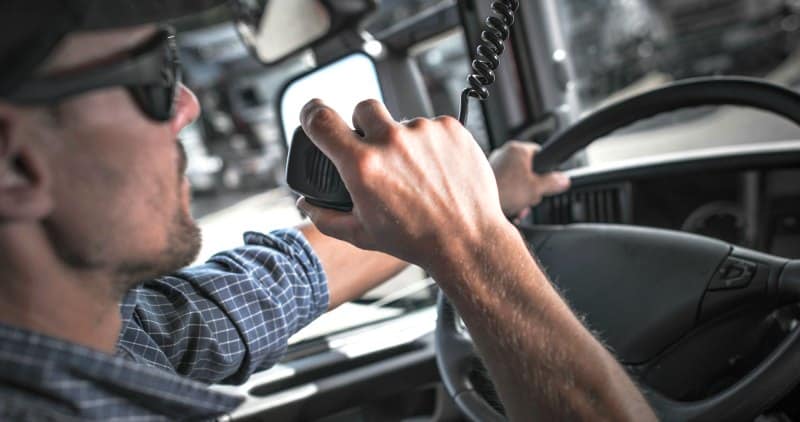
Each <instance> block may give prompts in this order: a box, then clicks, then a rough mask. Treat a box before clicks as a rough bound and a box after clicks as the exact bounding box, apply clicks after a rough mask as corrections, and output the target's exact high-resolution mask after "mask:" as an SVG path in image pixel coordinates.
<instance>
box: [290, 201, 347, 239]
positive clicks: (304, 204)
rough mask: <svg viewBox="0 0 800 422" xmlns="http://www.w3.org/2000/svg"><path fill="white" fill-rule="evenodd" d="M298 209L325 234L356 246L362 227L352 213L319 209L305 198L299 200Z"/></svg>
mask: <svg viewBox="0 0 800 422" xmlns="http://www.w3.org/2000/svg"><path fill="white" fill-rule="evenodd" d="M297 207H298V208H300V210H302V211H303V212H304V213H305V214H306V215H308V218H310V219H311V221H312V222H313V223H314V225H315V226H317V228H318V229H319V231H320V232H322V233H323V234H325V235H327V236H330V237H335V238H337V239H339V240H344V241H345V242H349V243H352V244H354V245H356V239H357V238H358V237H359V233H361V226H360V224H359V223H358V220H357V219H356V218H355V216H354V215H353V214H352V213H349V212H342V211H335V210H330V209H327V208H322V207H317V206H314V205H311V204H309V203H308V201H306V198H304V197H303V198H300V199H298V200H297ZM356 246H358V245H356Z"/></svg>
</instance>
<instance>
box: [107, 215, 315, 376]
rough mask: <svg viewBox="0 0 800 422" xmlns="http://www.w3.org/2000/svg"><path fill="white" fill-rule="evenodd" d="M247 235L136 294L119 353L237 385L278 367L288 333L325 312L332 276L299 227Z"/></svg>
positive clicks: (128, 304) (125, 311)
mask: <svg viewBox="0 0 800 422" xmlns="http://www.w3.org/2000/svg"><path fill="white" fill-rule="evenodd" d="M244 238H245V243H246V245H245V246H242V247H240V248H237V249H234V250H231V251H226V252H222V253H219V254H217V255H215V256H213V257H212V258H211V259H210V260H209V261H208V262H207V263H206V264H204V265H200V266H196V267H191V268H187V269H185V270H183V271H180V272H178V273H176V274H174V275H172V276H169V277H163V278H160V279H157V280H153V281H148V282H146V283H143V284H142V285H140V286H139V287H137V288H136V289H134V290H133V291H131V293H130V294H129V295H128V296H127V297H126V299H125V301H124V303H123V305H122V309H121V312H122V317H123V327H124V328H123V331H122V334H121V337H120V340H119V352H120V354H121V355H122V356H126V357H128V358H131V359H134V360H136V361H137V362H140V363H144V364H147V365H151V366H155V367H160V368H163V369H166V370H168V371H171V372H174V373H177V374H180V375H184V376H187V377H189V378H191V379H194V380H197V381H203V382H208V383H229V384H239V383H242V382H244V381H245V380H246V379H247V377H248V376H249V375H250V374H252V373H253V372H254V371H257V370H260V369H265V368H268V367H270V366H272V365H274V364H275V363H276V362H277V361H278V360H279V359H280V358H281V357H282V356H283V354H284V352H285V351H286V348H287V341H288V339H289V337H290V336H291V335H292V334H294V333H296V332H297V331H299V330H300V329H301V328H303V327H304V326H306V325H307V324H308V323H310V322H311V321H313V320H314V319H315V318H317V317H318V316H319V315H321V314H322V313H323V312H325V311H326V310H327V307H328V287H327V280H326V278H325V274H324V273H323V270H322V265H321V264H320V262H319V260H318V259H317V257H316V256H315V254H314V252H313V251H312V249H311V247H310V245H309V244H308V242H307V241H306V240H305V239H304V238H303V237H302V235H301V234H300V233H299V232H298V231H297V230H281V231H275V232H272V233H271V234H269V235H265V234H259V233H252V232H249V233H246V234H245V236H244Z"/></svg>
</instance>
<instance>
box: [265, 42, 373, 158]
mask: <svg viewBox="0 0 800 422" xmlns="http://www.w3.org/2000/svg"><path fill="white" fill-rule="evenodd" d="M314 98H319V99H321V100H322V101H324V102H325V104H327V105H328V106H330V107H331V108H333V109H334V110H336V112H337V113H339V115H340V116H342V119H344V120H345V121H346V122H348V123H350V124H352V123H351V120H352V116H353V110H355V108H356V105H358V103H360V102H361V101H363V100H367V99H375V100H378V101H380V102H383V101H384V99H383V92H382V91H381V85H380V81H379V80H378V71H377V70H376V68H375V63H374V62H373V61H372V59H371V58H370V57H369V56H367V55H366V54H363V53H355V54H351V55H349V56H346V57H344V58H342V59H339V60H337V61H335V62H333V63H331V64H328V65H326V66H323V67H320V68H318V69H314V70H312V71H311V72H309V73H306V74H305V75H301V76H300V77H298V78H296V79H294V80H293V81H291V82H289V83H288V84H287V85H286V88H284V90H283V93H282V95H281V97H280V118H281V129H282V131H283V135H284V139H286V144H287V146H289V147H291V140H292V136H293V134H294V131H295V129H297V127H298V126H300V111H301V110H302V109H303V106H305V105H306V103H308V102H309V101H311V100H312V99H314Z"/></svg>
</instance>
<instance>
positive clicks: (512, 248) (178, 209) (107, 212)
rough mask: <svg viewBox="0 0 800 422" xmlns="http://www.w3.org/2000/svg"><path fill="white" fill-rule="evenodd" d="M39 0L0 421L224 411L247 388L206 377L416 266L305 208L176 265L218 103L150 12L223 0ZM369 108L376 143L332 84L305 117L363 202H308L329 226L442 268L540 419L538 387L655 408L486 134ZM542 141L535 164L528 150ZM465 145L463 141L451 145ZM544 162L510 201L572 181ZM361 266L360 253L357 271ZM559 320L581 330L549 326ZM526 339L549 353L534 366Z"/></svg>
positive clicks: (31, 42) (20, 76) (7, 281)
mask: <svg viewBox="0 0 800 422" xmlns="http://www.w3.org/2000/svg"><path fill="white" fill-rule="evenodd" d="M28 3H35V2H16V1H11V2H10V4H9V2H5V4H4V5H3V6H0V19H3V20H4V21H6V22H5V23H6V24H7V25H4V26H3V28H4V31H5V32H7V34H4V35H5V37H4V39H3V41H2V42H3V44H2V45H0V55H1V56H2V63H4V69H3V70H2V71H0V72H2V73H0V250H2V252H3V253H2V256H0V265H2V268H3V272H2V275H0V283H2V286H3V289H4V294H3V296H2V297H0V321H2V323H0V419H7V420H85V419H100V420H108V419H126V418H130V419H147V420H153V419H158V418H163V419H190V420H196V419H208V418H211V417H214V416H217V415H220V414H223V413H226V412H228V411H230V410H231V409H232V408H233V407H235V406H236V405H237V404H238V402H239V399H237V398H232V397H228V396H225V395H221V394H217V393H214V392H210V391H208V390H207V389H206V388H205V385H204V384H200V383H197V382H195V381H202V382H230V383H237V382H241V381H243V380H244V379H246V378H247V376H248V375H249V374H250V373H252V372H253V371H254V370H257V369H260V368H265V367H268V366H269V365H271V364H272V363H274V362H275V361H276V360H277V359H278V358H279V357H280V356H281V354H282V353H283V351H284V349H285V347H286V340H287V338H288V337H289V336H290V335H291V334H293V333H294V332H296V331H297V330H299V329H300V328H301V327H302V326H304V325H306V324H307V323H308V322H310V321H311V320H313V319H314V318H315V317H316V316H318V315H319V314H320V313H322V312H324V311H325V310H326V309H327V308H329V307H335V306H336V305H337V304H339V303H342V302H345V301H347V300H350V299H353V298H356V297H358V296H360V295H361V293H363V292H364V291H366V290H368V289H369V288H371V287H373V286H375V285H376V284H378V283H380V282H381V281H382V280H384V279H386V278H387V277H388V276H390V275H392V274H394V273H395V272H396V271H398V270H399V269H400V268H402V267H403V266H404V265H405V263H404V262H402V261H399V260H397V259H396V258H392V257H390V256H388V255H383V254H380V253H377V252H369V251H366V250H362V249H357V248H354V247H352V246H349V245H348V244H346V243H343V242H341V241H339V240H335V239H333V238H331V237H327V236H325V235H323V234H322V233H320V232H319V231H317V230H316V229H315V228H314V227H312V226H306V227H302V228H301V229H300V231H297V230H285V231H278V232H275V233H272V234H269V235H263V234H257V233H248V234H247V235H246V236H245V240H246V243H247V244H246V245H245V246H243V247H241V248H238V249H236V250H232V251H227V252H223V253H220V254H218V255H216V256H215V257H213V258H212V259H211V260H210V261H209V262H208V263H207V264H205V265H202V266H200V267H196V268H190V269H184V270H181V271H177V272H175V273H174V274H173V275H171V276H168V277H165V276H163V275H164V274H167V273H170V272H173V271H175V270H176V269H178V268H181V267H182V266H184V265H186V264H187V263H189V262H190V261H191V260H192V258H193V256H194V255H195V254H196V252H197V249H198V246H199V238H198V234H197V228H196V227H195V225H194V223H193V222H192V220H191V217H190V216H189V212H188V209H189V204H188V202H189V188H188V185H187V184H186V182H185V178H184V177H183V176H182V170H183V167H184V166H185V158H184V157H183V155H182V154H181V150H180V148H179V143H178V142H177V141H176V136H177V134H178V133H179V132H180V130H181V129H182V128H183V127H185V126H186V125H187V124H189V123H190V122H191V121H192V120H194V119H195V118H196V117H197V115H198V113H199V110H198V105H197V102H196V99H195V98H194V96H193V95H192V93H191V92H190V91H189V90H188V89H186V88H185V87H183V86H182V85H181V84H179V83H177V81H176V80H175V76H176V74H175V69H176V66H177V64H176V62H175V60H174V51H173V49H172V43H173V40H172V36H171V34H170V33H169V32H167V31H164V30H158V29H157V28H156V27H155V26H154V25H151V24H148V23H149V22H154V21H157V20H163V19H165V18H167V17H171V16H177V15H179V14H183V13H186V12H187V10H186V7H187V5H186V4H190V6H191V9H192V10H198V9H199V8H201V7H204V6H208V5H210V4H213V3H218V1H214V0H209V1H193V2H181V1H178V0H175V1H164V0H159V1H155V0H154V1H152V2H147V1H135V2H134V1H131V2H124V1H118V2H110V1H108V0H104V1H95V2H91V1H90V2H86V1H77V0H75V1H69V2H60V3H58V4H53V5H51V6H52V7H53V9H49V10H48V11H47V12H44V13H43V12H42V11H41V10H40V8H41V3H37V4H36V5H34V6H31V5H30V4H28ZM184 3H186V4H184ZM37 6H38V9H39V10H37ZM9 28H13V30H11V29H9ZM354 117H355V121H356V124H357V125H358V126H360V128H361V129H363V130H364V131H365V133H366V134H367V136H366V138H365V139H366V143H357V142H354V139H353V138H352V137H351V135H347V134H346V133H345V132H344V129H343V128H344V127H345V126H342V125H343V123H342V121H341V120H340V119H339V118H338V117H337V116H335V115H334V114H333V113H331V111H330V109H328V108H327V107H325V106H324V105H322V104H320V103H319V102H312V103H311V104H309V106H308V107H307V108H306V109H305V110H304V113H303V124H304V127H305V128H306V130H307V131H308V132H309V134H310V135H311V137H312V138H313V139H314V141H315V142H318V143H319V144H320V146H321V147H322V148H323V149H324V150H325V151H326V152H327V153H329V154H330V155H331V157H332V158H333V159H334V161H335V162H336V163H337V165H339V166H340V168H342V167H343V166H342V164H343V163H344V162H349V163H352V167H350V168H349V170H347V171H345V172H344V173H343V177H344V180H345V182H346V183H347V184H348V187H349V188H350V190H351V192H352V193H353V197H354V200H355V208H354V211H353V212H352V213H347V214H342V213H334V212H330V211H326V210H320V209H316V208H313V207H309V206H308V205H307V204H306V203H304V202H302V201H301V203H300V205H301V206H302V207H303V208H304V209H306V210H307V212H308V213H309V214H310V215H311V216H312V218H313V219H314V220H315V222H316V223H317V224H318V225H319V227H321V228H322V229H323V230H324V231H325V232H326V233H328V234H331V235H335V236H337V237H340V238H343V239H345V240H347V241H349V242H352V243H353V244H356V245H358V246H360V247H365V248H368V249H377V250H383V251H384V252H389V253H391V254H393V255H395V256H397V257H399V258H401V259H404V260H407V261H409V262H413V263H416V264H419V265H422V266H423V267H424V268H426V269H427V270H429V271H430V272H431V273H432V274H434V275H435V276H436V277H437V280H439V281H440V282H441V283H442V287H443V288H444V289H445V290H446V291H447V292H448V294H450V295H451V297H452V299H453V301H454V302H455V303H456V306H458V307H459V309H461V310H462V312H464V318H465V320H466V321H467V323H468V324H469V325H470V326H471V327H472V328H473V329H474V330H475V331H474V334H475V338H476V342H477V344H478V346H479V347H480V348H481V350H482V351H483V353H484V354H485V355H486V357H487V359H488V360H489V361H490V363H489V364H490V368H491V370H492V371H493V374H494V376H495V377H496V379H497V380H498V382H499V383H500V389H501V394H502V395H503V397H504V399H506V400H507V401H508V403H509V404H510V410H511V415H512V417H517V418H524V417H525V413H523V412H524V409H523V405H530V402H529V401H528V398H529V397H536V398H538V400H536V401H534V402H533V406H534V410H536V411H537V412H539V413H541V414H544V415H557V413H554V412H556V411H561V410H563V411H568V412H574V414H575V415H579V416H581V415H582V416H586V415H588V414H591V413H589V412H600V413H601V414H606V415H608V416H609V417H612V418H616V417H623V416H626V417H634V416H637V415H648V416H649V413H647V412H648V410H647V408H646V405H645V404H644V403H643V400H642V399H641V397H640V396H639V395H638V392H636V390H635V388H634V387H633V386H632V384H631V383H630V381H629V380H628V379H627V378H626V377H625V375H624V372H622V370H621V369H620V368H619V367H618V366H616V364H615V363H614V361H613V359H612V358H611V357H610V356H608V354H607V353H606V352H605V350H604V349H603V348H602V347H601V346H599V344H597V343H596V342H594V340H593V339H592V338H591V336H590V335H589V334H588V333H586V331H585V330H584V329H583V327H581V326H580V324H579V323H578V322H577V320H575V319H574V317H572V314H571V313H570V312H569V310H568V309H567V308H566V306H564V305H563V303H562V302H561V301H560V299H558V297H557V296H556V295H555V294H554V293H553V292H552V289H550V288H549V285H548V284H547V282H546V280H545V279H544V276H543V275H542V274H541V272H540V271H539V270H538V268H537V267H536V266H535V264H534V263H533V262H532V260H531V258H530V256H529V255H528V253H527V251H526V250H525V247H524V244H522V242H521V239H519V236H518V235H517V234H516V232H514V231H513V227H512V226H510V225H509V223H508V222H507V221H506V219H505V216H504V215H503V212H502V208H501V203H500V200H499V198H498V190H497V186H496V185H495V183H496V182H495V180H494V178H493V176H492V173H491V170H490V168H489V165H488V164H487V163H486V160H485V159H484V158H483V156H482V155H481V153H480V151H479V150H478V149H477V146H476V145H475V143H474V140H473V139H472V138H471V136H470V135H469V134H468V133H467V132H466V131H465V130H464V129H463V128H461V127H460V126H459V125H457V124H455V123H454V122H453V121H452V120H451V119H440V120H435V121H431V120H414V121H411V122H408V123H406V124H399V123H395V122H394V121H393V120H391V117H390V116H388V113H387V112H386V110H385V109H384V108H382V106H380V105H379V104H376V103H374V102H366V103H363V104H362V105H360V106H359V108H358V110H357V111H356V113H355V116H354ZM434 138H435V141H436V142H433V141H432V140H433V139H434ZM359 142H361V141H359ZM514 148H517V149H519V148H522V147H520V146H519V145H517V146H516V147H514ZM412 150H419V151H420V152H422V153H423V154H421V156H419V157H418V158H419V160H410V159H409V157H410V156H414V155H409V154H408V152H409V151H412ZM526 152H527V153H528V157H527V159H520V161H519V162H518V163H522V164H521V165H520V167H519V168H520V169H521V168H526V169H527V168H528V163H529V162H530V155H532V152H531V151H530V150H526ZM452 154H457V155H458V156H460V157H461V156H463V157H464V159H463V160H459V162H458V163H452V162H448V160H446V157H448V156H453V155H452ZM507 160H510V159H509V158H508V157H507V156H505V157H504V156H501V157H499V158H498V159H497V161H496V163H497V165H498V172H499V174H500V175H501V177H498V179H500V180H501V181H502V180H503V179H504V177H502V175H504V174H506V172H511V173H516V172H520V171H521V170H519V169H514V168H513V167H514V166H513V165H512V164H513V163H515V161H513V160H512V161H507ZM449 161H452V160H449ZM503 163H506V164H503ZM508 163H511V164H508ZM344 167H348V166H344ZM476 168H477V169H478V171H477V173H476V172H475V169H476ZM394 173H397V174H394ZM392 174H394V175H392ZM364 176H370V177H364ZM529 177H530V179H529V181H530V183H531V184H532V186H527V187H525V189H523V191H524V192H517V193H510V192H509V191H507V190H506V189H503V191H504V196H505V197H506V198H509V199H506V200H505V201H504V205H505V207H506V209H514V208H517V207H520V205H519V204H523V205H527V203H530V202H535V201H536V200H537V197H539V196H540V195H542V194H547V193H554V192H558V191H561V190H563V189H565V188H566V187H567V185H568V183H567V182H566V181H565V179H564V177H563V176H559V175H548V176H543V177H538V176H535V175H530V176H529ZM467 178H468V179H467ZM459 180H461V181H463V180H469V181H470V182H469V183H460V182H459ZM514 186H518V185H517V184H514ZM519 198H523V199H522V200H520V199H519ZM401 201H406V202H401ZM368 203H371V204H373V205H370V206H365V204H368ZM411 210H414V212H413V213H412V212H411ZM487 238H492V239H495V240H494V244H495V248H494V249H493V250H487V249H486V248H483V247H478V245H479V244H478V243H476V242H478V241H481V242H482V241H483V240H484V239H487ZM348 264H350V265H348ZM344 267H348V268H359V271H358V273H357V274H350V273H349V274H344V273H342V271H341V268H344ZM496 270H497V272H496V273H495V271H496ZM148 279H152V281H148V282H145V283H143V284H140V282H141V280H148ZM490 289H491V294H490ZM526 298H527V299H529V301H526V300H524V299H526ZM500 301H503V302H504V305H503V306H500V304H501V303H500ZM120 302H122V303H121V306H120ZM523 316H524V318H523ZM528 317H530V320H526V318H528ZM504 318H509V320H510V321H511V323H510V324H509V325H508V326H503V324H500V321H502V320H503V319H504ZM518 329H526V330H530V331H529V332H531V333H539V332H542V334H541V335H540V334H536V335H534V336H533V339H527V338H526V339H520V338H519V336H517V337H515V336H509V338H508V340H506V341H502V342H497V344H495V345H491V343H492V339H493V337H492V336H493V334H492V331H497V332H498V334H500V335H507V334H509V330H518ZM555 330H560V331H561V332H563V333H572V335H571V336H567V338H566V339H564V340H557V339H553V338H549V337H548V336H549V335H550V334H549V333H551V332H554V331H555ZM543 338H547V339H548V341H550V342H552V344H549V345H548V346H547V347H546V349H547V350H546V351H544V352H543V351H542V350H541V349H542V347H543V346H542V344H540V341H537V340H534V339H543ZM508 341H511V342H514V344H516V346H515V347H519V351H517V352H516V353H519V354H518V355H516V358H515V359H511V360H509V359H508V358H507V357H505V356H504V357H503V359H497V358H498V357H499V356H501V355H502V354H504V353H508V352H509V349H508V347H509V343H507V342H508ZM113 355H116V356H113ZM575 356H580V357H581V358H580V360H579V359H578V358H577V357H575ZM528 357H530V359H531V360H532V361H534V362H531V363H530V364H524V363H525V362H524V360H526V359H527V358H528ZM584 359H585V362H593V363H594V365H599V368H600V369H599V370H598V369H597V368H596V367H594V366H593V367H590V368H588V367H586V364H585V363H581V362H583V360H584ZM493 360H499V361H502V360H506V361H507V362H505V364H504V363H503V362H492V361H493ZM134 361H135V362H134ZM516 364H520V365H521V366H519V367H515V366H513V365H516ZM506 365H507V366H506ZM573 366H574V367H573ZM520 368H522V374H523V376H522V378H521V379H518V376H517V374H515V373H514V372H513V371H519V369H520ZM531 371H532V372H531ZM547 371H552V372H551V373H558V375H557V376H554V377H553V378H554V380H553V381H551V382H549V383H548V384H547V388H546V391H540V389H541V386H540V384H539V383H538V382H537V383H533V382H531V380H532V379H534V377H536V379H538V376H539V375H547V374H548V372H547ZM560 371H565V372H564V374H568V375H569V377H568V378H567V380H568V382H567V381H563V380H562V378H563V374H562V373H560ZM176 374H180V375H183V376H185V377H188V378H190V379H192V380H194V381H190V380H188V379H186V378H182V377H179V376H177V375H176ZM555 378H557V380H556V379H555ZM562 384H564V385H562ZM577 386H586V388H587V389H588V390H584V389H583V388H578V387H577ZM584 412H585V413H584ZM636 412H641V413H636Z"/></svg>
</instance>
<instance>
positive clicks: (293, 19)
mask: <svg viewBox="0 0 800 422" xmlns="http://www.w3.org/2000/svg"><path fill="white" fill-rule="evenodd" d="M231 7H232V8H233V12H234V15H235V20H236V28H237V30H238V32H239V35H240V37H241V39H242V41H243V42H244V43H245V45H247V46H248V48H249V49H250V51H251V52H252V54H253V56H254V57H255V58H256V59H258V60H260V61H261V62H262V63H264V64H274V63H278V62H280V61H282V60H283V59H286V58H287V57H291V56H293V55H295V54H297V53H298V52H300V51H302V50H305V49H307V48H314V47H315V46H317V45H318V44H321V43H323V42H325V41H326V40H328V39H331V38H335V37H337V36H339V35H340V34H342V33H345V32H348V31H356V30H358V28H359V26H360V25H361V22H362V21H363V20H364V18H366V17H367V16H368V15H369V14H370V13H372V12H373V11H374V10H375V9H377V7H378V0H231Z"/></svg>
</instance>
